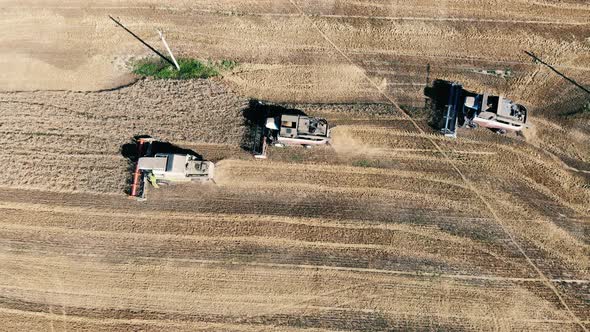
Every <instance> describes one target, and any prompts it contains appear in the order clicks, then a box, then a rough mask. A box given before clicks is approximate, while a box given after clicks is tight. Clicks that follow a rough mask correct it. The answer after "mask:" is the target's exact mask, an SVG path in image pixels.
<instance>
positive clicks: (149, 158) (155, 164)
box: [131, 138, 215, 200]
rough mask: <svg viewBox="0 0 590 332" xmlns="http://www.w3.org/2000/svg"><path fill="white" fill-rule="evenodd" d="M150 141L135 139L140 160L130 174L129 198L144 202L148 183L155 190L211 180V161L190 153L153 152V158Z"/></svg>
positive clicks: (213, 166) (212, 165)
mask: <svg viewBox="0 0 590 332" xmlns="http://www.w3.org/2000/svg"><path fill="white" fill-rule="evenodd" d="M154 142H155V139H153V138H140V139H138V140H137V149H138V150H137V155H138V156H139V159H138V160H137V164H136V166H135V172H134V173H133V183H132V185H131V196H132V197H136V198H137V199H138V200H145V199H146V194H147V183H148V182H149V183H150V184H151V185H152V186H153V187H154V188H159V186H160V185H170V184H175V183H185V182H194V181H198V182H205V181H209V180H212V179H213V174H214V170H215V165H214V164H213V162H210V161H204V160H200V158H198V157H197V156H194V155H191V154H173V153H156V154H154V155H152V145H153V143H154Z"/></svg>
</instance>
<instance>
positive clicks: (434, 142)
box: [289, 0, 588, 332]
mask: <svg viewBox="0 0 590 332" xmlns="http://www.w3.org/2000/svg"><path fill="white" fill-rule="evenodd" d="M289 2H290V3H291V4H292V5H293V7H295V8H296V9H297V10H298V11H299V13H300V14H301V16H302V17H303V18H305V19H306V20H308V21H309V23H310V24H311V25H312V26H313V27H314V28H315V29H316V30H317V31H318V33H319V34H320V35H321V36H322V38H324V39H325V40H326V42H328V43H329V44H330V45H332V47H333V48H334V49H335V50H336V52H338V53H339V54H340V55H341V56H342V57H343V58H344V59H345V60H346V61H348V62H349V63H350V64H351V65H352V66H355V67H358V68H359V69H361V72H362V74H363V76H364V77H365V79H366V80H367V81H369V82H370V83H371V85H373V86H374V87H375V89H376V90H377V91H378V92H379V94H380V95H381V96H383V97H384V98H385V99H387V100H388V101H389V102H390V103H391V104H392V105H393V106H395V107H396V108H397V109H398V110H399V111H400V112H401V113H402V114H404V115H405V116H406V117H407V118H408V120H409V121H410V122H411V123H412V124H413V125H414V126H415V127H416V129H417V130H418V132H420V133H422V134H424V135H426V132H425V131H424V130H423V129H422V128H421V127H420V126H419V125H418V123H416V121H415V120H414V119H413V118H412V117H411V116H409V115H408V113H406V112H405V111H404V110H403V109H402V108H401V107H400V105H399V104H398V103H397V102H396V101H395V100H394V99H393V98H392V97H390V96H389V95H388V94H387V93H385V92H384V91H383V90H382V89H381V88H380V87H379V85H378V84H377V83H375V82H374V81H373V80H372V79H371V78H370V77H369V76H368V75H367V74H366V73H365V71H364V70H362V68H361V67H360V66H358V65H357V64H356V63H355V62H354V61H353V60H352V59H351V58H350V57H348V56H347V55H346V54H345V53H344V52H343V51H342V50H341V49H340V48H339V47H338V46H337V45H336V44H335V43H334V42H333V41H332V40H331V39H330V38H329V37H328V36H327V35H326V34H325V33H324V32H323V31H322V30H321V29H320V28H319V27H318V26H317V24H316V23H315V22H314V21H313V20H312V19H311V18H310V17H309V16H308V15H307V14H306V13H305V12H304V11H303V9H302V8H301V7H300V6H299V5H298V4H297V3H296V2H295V0H289ZM426 138H427V139H428V140H429V141H430V143H432V145H433V146H434V147H435V148H436V149H437V150H438V151H439V152H440V153H441V154H442V156H443V157H444V158H445V159H447V161H448V163H449V164H450V165H451V167H452V168H453V169H454V170H455V171H456V172H457V174H458V175H459V176H460V177H461V179H462V180H463V182H465V184H466V185H467V187H468V188H469V189H470V190H471V191H472V192H473V193H474V194H475V195H476V196H477V198H478V199H480V200H481V201H482V203H483V204H484V205H485V206H486V208H487V210H488V211H489V212H490V213H491V214H492V216H493V218H494V220H495V221H496V222H497V223H498V225H499V226H500V228H502V230H503V231H504V233H506V235H507V236H508V237H509V239H510V241H511V242H512V243H513V244H514V246H516V248H517V249H518V251H519V252H520V253H521V254H522V255H523V256H524V258H525V259H526V261H527V262H528V263H529V265H530V266H531V267H532V268H533V269H534V270H535V271H536V272H537V274H538V275H539V278H540V280H541V281H543V283H545V284H546V285H547V287H549V289H551V291H552V292H553V293H554V294H555V296H556V297H557V298H558V299H559V302H560V303H561V305H562V306H563V307H564V308H565V309H566V311H567V312H568V314H569V315H570V316H571V317H572V319H573V320H574V321H575V322H576V323H577V324H578V325H579V326H580V327H581V328H582V330H584V331H586V332H588V328H587V327H586V326H585V325H584V324H583V323H582V321H581V320H580V319H579V318H578V316H576V315H575V314H574V312H573V311H572V310H571V309H570V307H569V306H568V305H567V303H566V302H565V300H564V299H563V297H562V296H561V294H560V293H559V291H558V290H557V288H556V287H555V286H554V285H553V283H552V282H551V281H550V280H549V278H547V276H545V274H544V273H543V271H541V269H539V267H538V266H537V265H536V264H535V263H534V262H533V261H532V259H531V258H530V257H529V255H527V253H526V252H525V251H524V249H523V248H522V247H521V245H520V244H519V243H518V242H517V241H516V238H515V237H514V235H512V233H511V232H510V231H509V230H508V228H507V227H506V225H505V224H504V222H502V220H501V219H500V217H499V216H498V214H497V213H496V211H495V210H494V209H493V208H492V206H491V205H490V203H489V202H488V201H487V200H486V199H485V198H484V197H483V195H482V194H481V193H480V192H479V191H478V190H477V188H476V187H475V186H474V185H473V183H472V182H471V181H470V180H469V179H468V178H467V177H466V176H465V175H464V174H463V172H461V170H460V169H459V168H458V167H457V165H456V164H455V162H454V161H453V159H451V158H450V157H449V156H448V154H447V153H446V152H445V151H444V150H443V149H442V148H441V147H440V146H439V145H438V143H436V141H435V140H434V139H432V138H430V137H428V135H426Z"/></svg>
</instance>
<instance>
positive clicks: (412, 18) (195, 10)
mask: <svg viewBox="0 0 590 332" xmlns="http://www.w3.org/2000/svg"><path fill="white" fill-rule="evenodd" d="M6 8H8V9H61V10H64V9H67V10H72V9H80V7H75V6H51V7H35V6H26V7H23V6H8V7H6ZM84 9H85V10H108V9H114V10H119V11H121V10H152V11H153V10H157V11H175V12H187V11H189V12H193V13H204V14H214V15H223V16H236V15H238V16H254V17H281V18H282V17H298V16H299V13H280V12H277V13H263V12H246V11H229V10H214V9H199V8H182V7H174V6H87V7H84ZM313 17H316V18H332V19H362V20H380V21H425V22H471V23H512V24H538V25H573V26H580V25H587V24H590V22H571V21H548V20H519V19H494V18H473V17H420V16H380V15H376V16H369V15H341V14H322V13H317V14H313Z"/></svg>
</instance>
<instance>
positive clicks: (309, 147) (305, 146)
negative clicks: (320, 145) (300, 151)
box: [303, 144, 313, 149]
mask: <svg viewBox="0 0 590 332" xmlns="http://www.w3.org/2000/svg"><path fill="white" fill-rule="evenodd" d="M303 147H304V148H306V149H311V148H313V146H311V145H309V144H303Z"/></svg>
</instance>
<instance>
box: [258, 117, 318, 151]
mask: <svg viewBox="0 0 590 332" xmlns="http://www.w3.org/2000/svg"><path fill="white" fill-rule="evenodd" d="M263 119H265V120H264V127H262V128H257V133H256V135H255V139H254V141H255V146H254V148H253V152H254V156H255V157H256V158H266V152H267V147H268V145H272V146H276V147H285V146H295V145H301V146H303V147H305V148H311V147H313V146H316V145H327V144H330V126H329V125H328V121H327V120H326V119H323V118H317V117H310V116H307V115H305V114H278V115H275V116H269V113H268V112H266V113H265V115H264V118H263Z"/></svg>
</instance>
